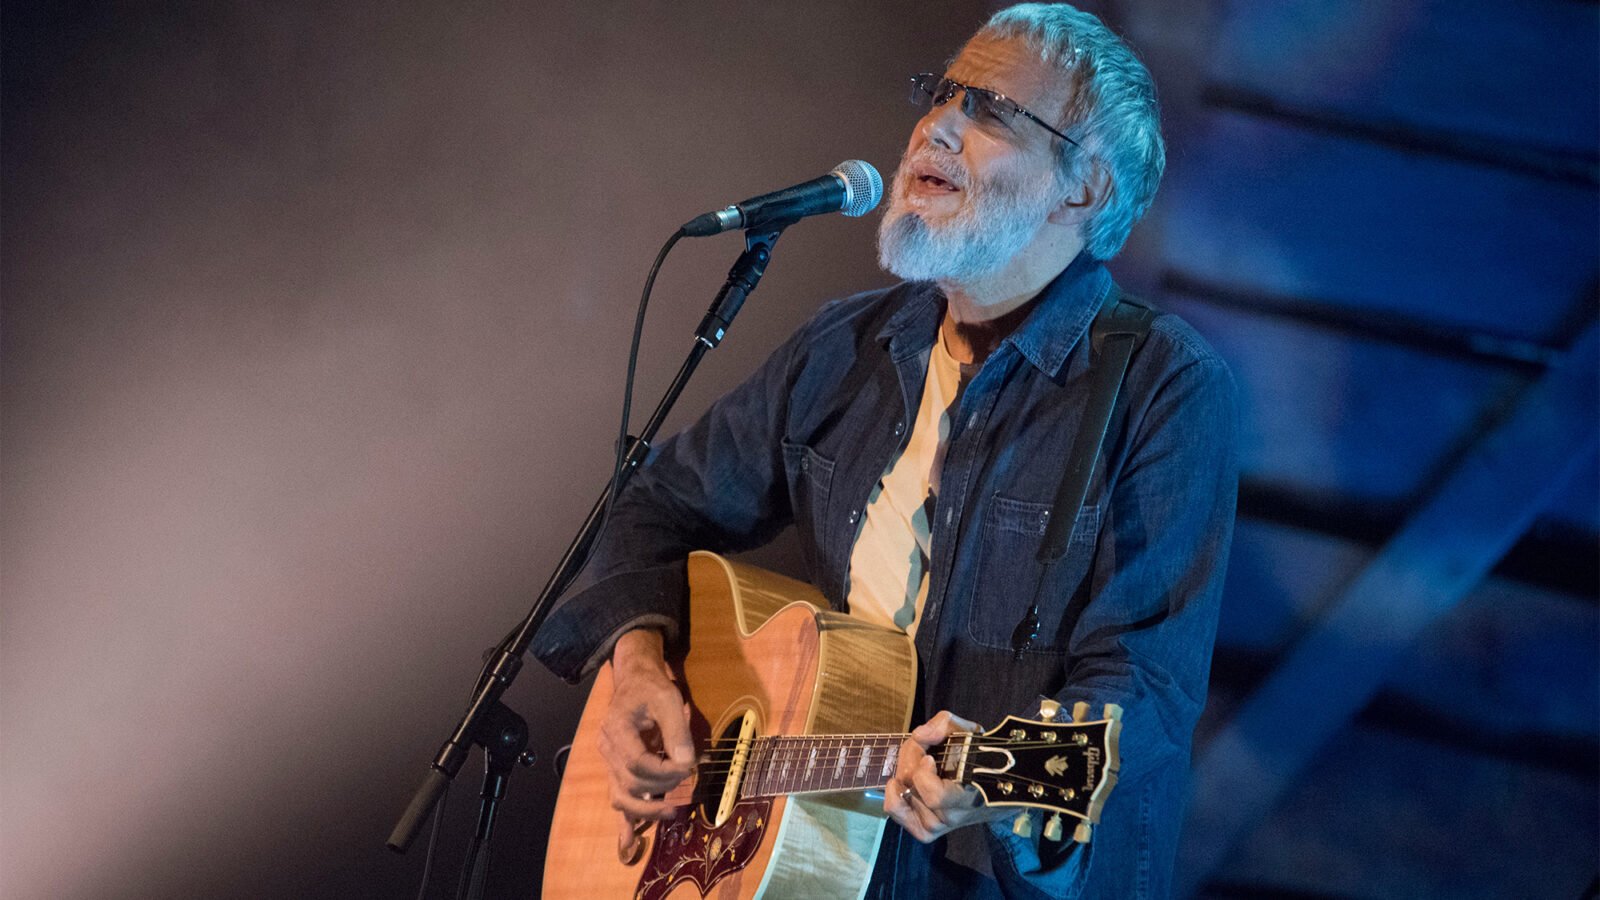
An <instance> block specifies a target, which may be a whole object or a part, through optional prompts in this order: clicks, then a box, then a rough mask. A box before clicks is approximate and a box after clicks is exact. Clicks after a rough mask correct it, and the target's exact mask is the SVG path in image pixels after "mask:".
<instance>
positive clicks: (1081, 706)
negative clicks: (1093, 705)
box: [1072, 700, 1089, 722]
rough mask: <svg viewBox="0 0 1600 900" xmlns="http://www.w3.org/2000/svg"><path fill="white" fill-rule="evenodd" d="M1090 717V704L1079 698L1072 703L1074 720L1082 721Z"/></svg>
mask: <svg viewBox="0 0 1600 900" xmlns="http://www.w3.org/2000/svg"><path fill="white" fill-rule="evenodd" d="M1088 718H1089V704H1088V703H1086V702H1084V701H1082V700H1079V701H1078V702H1077V703H1074V704H1072V721H1074V722H1082V721H1085V720H1086V719H1088Z"/></svg>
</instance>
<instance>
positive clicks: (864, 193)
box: [833, 159, 883, 216]
mask: <svg viewBox="0 0 1600 900" xmlns="http://www.w3.org/2000/svg"><path fill="white" fill-rule="evenodd" d="M833 174H835V175H837V176H839V178H840V180H842V181H843V182H844V207H843V208H842V209H840V210H839V211H840V212H842V213H844V214H845V215H847V216H864V215H866V214H867V213H869V212H872V211H873V210H874V209H876V208H877V206H878V201H879V200H882V199H883V176H881V175H879V174H878V170H877V169H874V168H873V167H872V164H871V163H868V162H862V161H861V160H859V159H847V160H845V161H844V162H842V163H839V165H837V166H835V167H834V169H833Z"/></svg>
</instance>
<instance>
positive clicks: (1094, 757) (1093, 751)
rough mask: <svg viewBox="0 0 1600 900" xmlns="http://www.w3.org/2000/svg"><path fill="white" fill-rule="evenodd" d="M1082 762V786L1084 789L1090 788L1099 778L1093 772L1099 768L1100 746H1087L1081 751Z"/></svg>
mask: <svg viewBox="0 0 1600 900" xmlns="http://www.w3.org/2000/svg"><path fill="white" fill-rule="evenodd" d="M1083 762H1084V778H1083V788H1084V790H1090V789H1091V788H1093V787H1094V786H1095V783H1096V782H1098V781H1099V780H1100V779H1099V776H1097V775H1096V774H1095V773H1096V772H1097V771H1098V770H1099V768H1100V748H1099V747H1089V748H1087V749H1085V750H1084V751H1083Z"/></svg>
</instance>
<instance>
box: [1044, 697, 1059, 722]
mask: <svg viewBox="0 0 1600 900" xmlns="http://www.w3.org/2000/svg"><path fill="white" fill-rule="evenodd" d="M1060 712H1061V704H1060V703H1057V702H1056V701H1054V700H1051V699H1050V698H1048V697H1040V698H1039V718H1041V719H1043V720H1045V721H1046V722H1054V721H1055V720H1056V716H1057V715H1058V714H1060Z"/></svg>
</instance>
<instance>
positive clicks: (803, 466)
mask: <svg viewBox="0 0 1600 900" xmlns="http://www.w3.org/2000/svg"><path fill="white" fill-rule="evenodd" d="M800 471H802V472H809V471H811V457H809V456H802V457H800Z"/></svg>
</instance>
